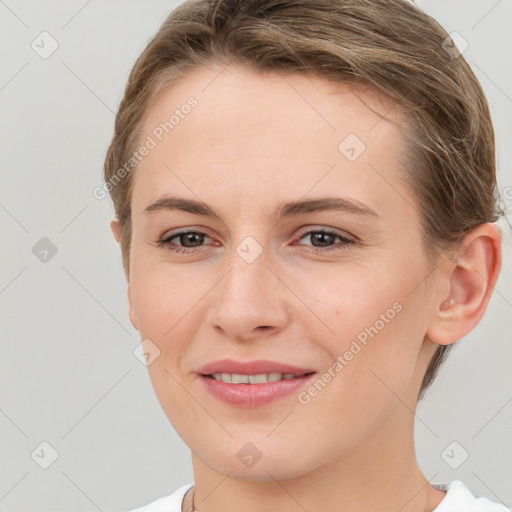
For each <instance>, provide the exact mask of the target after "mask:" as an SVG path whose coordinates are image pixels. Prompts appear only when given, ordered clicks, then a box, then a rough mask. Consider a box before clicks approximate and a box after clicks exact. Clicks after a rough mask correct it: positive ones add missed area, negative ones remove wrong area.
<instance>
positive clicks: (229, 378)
mask: <svg viewBox="0 0 512 512" xmlns="http://www.w3.org/2000/svg"><path fill="white" fill-rule="evenodd" d="M212 377H213V378H214V379H215V380H220V381H222V382H229V383H231V384H265V383H266V382H277V381H279V380H283V379H284V380H290V379H295V378H296V377H302V375H294V374H293V373H285V374H282V373H278V372H271V373H260V374H258V375H240V374H238V373H214V374H213V375H212Z"/></svg>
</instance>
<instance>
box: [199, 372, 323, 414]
mask: <svg viewBox="0 0 512 512" xmlns="http://www.w3.org/2000/svg"><path fill="white" fill-rule="evenodd" d="M316 374H317V372H307V373H300V374H293V373H280V372H270V373H259V374H253V375H249V374H239V373H224V372H222V373H213V374H205V375H202V374H201V375H200V380H201V382H202V383H203V385H204V389H205V391H206V392H207V394H208V395H209V396H211V397H214V398H215V399H217V400H219V401H220V402H223V403H224V404H227V405H229V406H231V407H238V408H242V409H255V408H257V407H261V406H264V405H267V404H270V403H272V402H275V401H282V400H285V399H288V400H290V399H296V397H297V394H298V393H299V392H300V391H301V390H302V389H303V388H305V387H306V386H307V385H308V384H309V383H310V381H311V380H312V379H314V378H315V377H314V376H315V375H316Z"/></svg>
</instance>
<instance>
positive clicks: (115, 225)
mask: <svg viewBox="0 0 512 512" xmlns="http://www.w3.org/2000/svg"><path fill="white" fill-rule="evenodd" d="M110 229H111V230H112V233H113V234H114V238H115V239H116V242H117V243H118V244H119V243H121V224H120V223H119V219H118V218H117V217H116V218H115V219H114V220H113V221H112V222H111V223H110ZM125 275H126V280H127V282H128V289H127V294H128V305H129V310H128V311H129V316H130V322H131V323H132V325H133V327H135V329H137V330H139V328H138V327H137V316H136V314H135V308H134V306H133V300H132V288H131V285H130V276H129V275H128V273H127V272H125Z"/></svg>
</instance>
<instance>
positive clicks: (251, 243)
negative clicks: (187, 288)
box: [210, 236, 288, 338]
mask: <svg viewBox="0 0 512 512" xmlns="http://www.w3.org/2000/svg"><path fill="white" fill-rule="evenodd" d="M272 261H273V259H272V257H271V254H270V250H269V249H266V248H264V247H263V246H262V245H261V244H260V243H259V242H258V241H257V240H256V239H255V238H254V237H251V236H248V237H245V238H244V239H243V240H242V241H241V242H240V243H239V244H238V245H236V246H235V247H233V249H232V252H231V254H230V255H229V259H228V261H227V263H226V266H227V268H228V270H227V273H226V274H225V275H224V278H223V279H222V280H221V282H220V283H219V286H218V289H217V293H216V294H215V304H214V306H213V308H212V313H211V315H210V322H211V324H212V325H213V326H216V327H220V328H222V330H223V331H225V333H226V334H228V335H230V336H232V337H237V338H246V337H249V336H251V335H254V332H253V331H255V329H257V328H258V327H267V328H268V327H272V328H278V329H280V328H282V327H283V326H284V325H285V324H286V322H287V321H288V316H287V307H286V305H285V301H286V300H287V299H286V297H285V294H284V293H283V290H282V289H281V288H282V286H283V285H282V284H281V283H280V281H279V279H277V278H276V276H275V275H274V273H273V272H272V271H271V270H270V268H269V267H272V266H273V263H272Z"/></svg>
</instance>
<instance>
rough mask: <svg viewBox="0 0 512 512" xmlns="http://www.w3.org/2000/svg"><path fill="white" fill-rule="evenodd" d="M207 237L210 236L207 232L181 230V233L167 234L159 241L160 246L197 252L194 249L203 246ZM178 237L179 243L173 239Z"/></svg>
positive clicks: (174, 250)
mask: <svg viewBox="0 0 512 512" xmlns="http://www.w3.org/2000/svg"><path fill="white" fill-rule="evenodd" d="M205 238H210V237H209V236H208V235H207V234H206V233H203V232H202V231H180V232H179V233H173V234H172V235H170V236H165V235H164V237H163V238H162V239H160V240H159V241H158V242H157V245H158V247H164V248H165V249H167V250H169V251H172V252H177V253H191V252H197V251H195V250H194V249H195V248H197V247H201V245H202V243H203V242H204V239H205ZM174 239H177V241H178V242H179V245H178V244H176V243H175V242H172V240H174Z"/></svg>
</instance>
